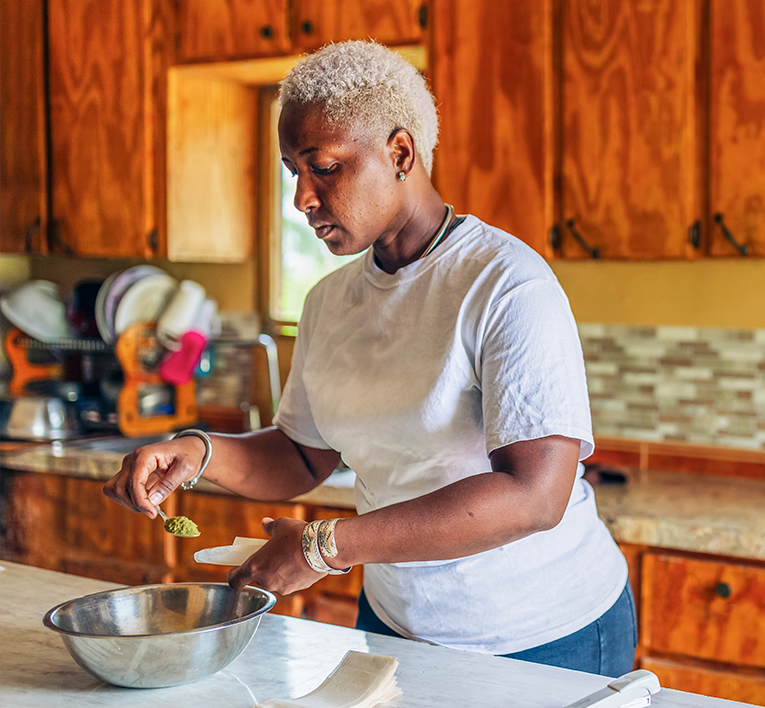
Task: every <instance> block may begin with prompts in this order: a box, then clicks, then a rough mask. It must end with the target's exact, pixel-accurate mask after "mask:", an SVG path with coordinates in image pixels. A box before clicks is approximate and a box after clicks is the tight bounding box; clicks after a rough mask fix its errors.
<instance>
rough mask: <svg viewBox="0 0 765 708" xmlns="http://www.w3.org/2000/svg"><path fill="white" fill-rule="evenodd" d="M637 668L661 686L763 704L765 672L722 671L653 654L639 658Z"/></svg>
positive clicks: (764, 703) (730, 699)
mask: <svg viewBox="0 0 765 708" xmlns="http://www.w3.org/2000/svg"><path fill="white" fill-rule="evenodd" d="M640 668H641V669H648V670H649V671H653V673H655V674H656V675H657V676H658V677H659V682H660V683H661V685H662V686H663V687H664V688H674V689H677V690H679V691H689V692H691V693H700V694H701V695H703V696H715V697H716V698H725V699H727V700H729V701H742V702H744V703H752V704H754V705H759V706H765V675H756V674H746V673H741V672H735V671H731V670H727V671H726V670H724V669H720V668H714V667H709V666H701V665H689V664H683V663H679V662H676V661H670V660H668V659H656V658H654V657H646V658H644V659H642V660H641V661H640Z"/></svg>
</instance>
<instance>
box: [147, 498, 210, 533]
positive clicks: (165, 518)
mask: <svg viewBox="0 0 765 708" xmlns="http://www.w3.org/2000/svg"><path fill="white" fill-rule="evenodd" d="M154 508H155V509H156V510H157V513H158V514H159V515H160V517H161V518H162V521H163V522H164V524H165V531H167V533H169V534H171V535H172V536H178V538H196V537H197V536H201V535H202V534H201V532H199V531H197V532H196V533H190V534H185V533H174V532H173V531H170V530H169V529H168V528H167V523H168V521H170V520H171V519H169V518H168V517H167V514H165V512H164V511H162V509H160V508H159V507H158V506H157V505H156V504H155V505H154ZM172 518H173V519H178V518H185V517H178V516H173V517H172Z"/></svg>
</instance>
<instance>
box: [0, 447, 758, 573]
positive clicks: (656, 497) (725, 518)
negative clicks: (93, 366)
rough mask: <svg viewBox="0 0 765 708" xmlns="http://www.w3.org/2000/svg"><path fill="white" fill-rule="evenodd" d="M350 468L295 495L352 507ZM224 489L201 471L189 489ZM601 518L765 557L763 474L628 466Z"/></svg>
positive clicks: (78, 472) (44, 463) (109, 471)
mask: <svg viewBox="0 0 765 708" xmlns="http://www.w3.org/2000/svg"><path fill="white" fill-rule="evenodd" d="M123 455H124V453H122V452H113V451H109V450H79V449H76V448H70V447H68V446H66V445H55V444H54V445H40V446H35V447H31V448H27V449H24V450H20V451H16V452H7V453H0V467H5V468H8V469H16V470H23V471H30V472H41V473H49V474H50V473H52V474H63V475H71V476H76V477H82V478H87V479H94V480H104V481H105V480H107V479H109V477H111V476H112V475H114V474H116V473H117V472H118V471H119V468H120V463H121V461H122V458H123ZM353 480H354V475H353V473H352V472H350V471H346V472H336V473H334V474H333V475H332V476H331V477H330V478H329V479H328V480H327V482H325V483H324V484H322V485H321V486H319V487H318V488H317V489H314V490H312V491H311V492H309V493H308V494H304V495H302V496H300V497H297V498H296V499H295V500H294V501H296V502H302V503H309V504H316V505H318V506H331V507H336V508H344V509H353V508H355V506H354V498H353ZM194 491H195V492H201V493H211V492H212V493H217V494H229V492H227V491H226V490H224V489H222V488H221V487H218V486H217V485H214V484H212V483H211V482H208V481H206V480H205V479H204V478H202V480H200V483H199V484H198V485H197V487H196V488H195V490H194ZM595 496H596V499H597V503H598V511H599V513H600V516H601V518H602V519H603V521H604V522H605V524H606V525H607V526H608V528H609V529H610V530H611V533H612V534H613V536H614V538H615V539H616V540H617V541H618V542H620V543H631V544H638V545H645V546H653V547H657V548H667V549H675V550H683V551H694V552H697V553H709V554H714V555H723V556H732V557H739V558H747V559H754V560H765V515H763V513H762V509H763V508H765V480H762V481H759V480H751V479H739V478H735V477H725V478H721V477H711V476H706V475H705V476H697V475H693V474H681V473H668V472H650V471H645V470H640V471H638V470H627V482H626V483H625V484H602V485H597V486H596V487H595Z"/></svg>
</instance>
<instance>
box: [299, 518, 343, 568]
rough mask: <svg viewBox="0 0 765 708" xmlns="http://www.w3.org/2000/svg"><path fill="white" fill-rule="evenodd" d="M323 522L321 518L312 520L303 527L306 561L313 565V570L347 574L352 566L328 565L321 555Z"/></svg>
mask: <svg viewBox="0 0 765 708" xmlns="http://www.w3.org/2000/svg"><path fill="white" fill-rule="evenodd" d="M322 523H323V522H322V521H321V520H318V521H311V522H310V523H308V524H306V525H305V526H304V527H303V555H304V556H305V560H306V563H308V565H309V566H311V570H313V571H315V572H317V573H327V574H328V575H345V574H346V573H349V572H350V570H351V567H352V566H348V567H347V568H343V569H342V570H337V569H335V568H333V567H332V566H330V565H328V564H327V562H326V561H325V560H324V558H323V557H322V555H321V551H320V550H319V541H318V535H319V526H321V524H322Z"/></svg>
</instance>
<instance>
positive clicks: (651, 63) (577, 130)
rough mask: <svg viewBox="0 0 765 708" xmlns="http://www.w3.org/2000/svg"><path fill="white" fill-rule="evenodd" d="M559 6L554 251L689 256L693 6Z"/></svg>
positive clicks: (695, 210)
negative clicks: (557, 196)
mask: <svg viewBox="0 0 765 708" xmlns="http://www.w3.org/2000/svg"><path fill="white" fill-rule="evenodd" d="M561 10H562V12H561V18H560V36H559V40H558V41H560V43H561V45H562V46H561V49H560V52H561V67H560V75H559V76H555V75H554V76H553V80H554V81H555V82H560V85H559V86H554V87H553V90H554V91H555V92H556V93H558V95H559V97H560V106H559V107H557V108H558V109H559V110H560V118H559V119H560V122H561V138H560V140H561V144H560V153H561V156H560V167H559V169H560V179H561V183H562V185H561V186H562V194H561V203H560V207H559V213H558V215H557V218H556V222H557V224H558V233H559V239H560V242H559V248H558V252H559V254H560V255H561V256H563V257H565V258H588V257H593V255H594V251H592V250H590V252H588V250H587V248H588V247H589V248H590V249H597V254H598V257H601V258H655V257H658V256H661V257H665V258H678V257H684V256H686V255H687V253H688V251H689V248H690V246H689V244H688V230H689V227H690V226H691V224H693V222H694V221H695V220H696V219H698V216H699V205H698V204H697V203H696V200H695V199H694V194H695V193H696V192H697V191H698V190H697V183H696V178H697V174H696V170H697V163H696V154H695V151H694V150H695V147H696V142H695V138H696V133H695V132H694V127H695V126H694V120H695V112H696V104H695V102H694V95H695V91H696V84H695V82H696V75H695V72H694V66H695V62H696V58H697V57H696V52H697V49H698V47H697V44H696V42H694V41H693V38H694V37H696V36H697V34H698V30H697V17H696V11H695V4H694V3H687V2H673V3H655V2H648V3H636V2H628V3H625V2H621V0H601V1H600V2H596V3H579V2H575V1H574V0H567V1H566V2H565V3H563V7H562V8H561ZM689 40H690V41H689ZM553 110H556V107H555V106H553ZM577 236H578V237H579V238H581V239H583V241H584V244H583V243H582V242H580V241H579V240H577ZM585 244H586V245H585Z"/></svg>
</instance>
